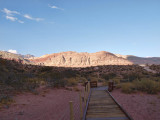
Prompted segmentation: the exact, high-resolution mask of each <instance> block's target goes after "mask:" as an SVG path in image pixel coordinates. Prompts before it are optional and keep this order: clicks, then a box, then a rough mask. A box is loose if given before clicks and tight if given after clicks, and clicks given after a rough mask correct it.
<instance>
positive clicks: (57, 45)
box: [0, 0, 160, 57]
mask: <svg viewBox="0 0 160 120" xmlns="http://www.w3.org/2000/svg"><path fill="white" fill-rule="evenodd" d="M0 50H4V51H9V52H13V53H19V54H33V55H35V56H42V55H44V54H51V53H58V52H64V51H76V52H89V53H93V52H98V51H108V52H111V53H116V54H122V55H136V56H141V57H153V56H154V57H160V0H0Z"/></svg>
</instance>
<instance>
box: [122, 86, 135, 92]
mask: <svg viewBox="0 0 160 120" xmlns="http://www.w3.org/2000/svg"><path fill="white" fill-rule="evenodd" d="M121 88H122V92H124V93H127V94H130V93H133V92H135V86H134V84H133V83H124V84H122V85H121Z"/></svg>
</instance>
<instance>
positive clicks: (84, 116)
mask: <svg viewBox="0 0 160 120" xmlns="http://www.w3.org/2000/svg"><path fill="white" fill-rule="evenodd" d="M91 91H92V90H90V92H89V96H88V99H87V103H86V107H85V110H84V113H83V119H82V120H85V119H86V114H87V109H88V105H89V101H90V97H91Z"/></svg>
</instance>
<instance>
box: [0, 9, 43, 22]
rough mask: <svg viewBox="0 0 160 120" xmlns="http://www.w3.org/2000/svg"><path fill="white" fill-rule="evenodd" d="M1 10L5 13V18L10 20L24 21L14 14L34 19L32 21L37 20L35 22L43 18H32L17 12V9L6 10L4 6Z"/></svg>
mask: <svg viewBox="0 0 160 120" xmlns="http://www.w3.org/2000/svg"><path fill="white" fill-rule="evenodd" d="M2 12H4V13H5V14H6V16H5V17H6V19H8V20H11V21H17V22H19V23H24V21H22V20H19V18H18V17H17V16H16V15H19V16H22V17H24V18H26V19H30V20H34V21H37V22H38V21H42V20H44V19H43V18H34V17H32V16H30V15H28V14H24V15H22V14H21V13H19V12H17V11H11V10H8V9H7V8H4V9H3V10H2ZM15 16H16V17H15Z"/></svg>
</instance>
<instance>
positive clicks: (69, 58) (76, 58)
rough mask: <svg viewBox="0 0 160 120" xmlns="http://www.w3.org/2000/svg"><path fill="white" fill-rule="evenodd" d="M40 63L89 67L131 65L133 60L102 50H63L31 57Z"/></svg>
mask: <svg viewBox="0 0 160 120" xmlns="http://www.w3.org/2000/svg"><path fill="white" fill-rule="evenodd" d="M30 60H31V61H33V62H35V63H36V64H38V65H45V66H58V67H89V66H98V65H131V64H133V63H132V62H130V61H128V60H126V59H124V58H122V57H117V56H116V55H114V54H112V53H109V52H106V51H101V52H96V53H87V52H82V53H77V52H72V51H68V52H61V53H53V54H50V55H44V56H42V57H36V58H34V59H30Z"/></svg>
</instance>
